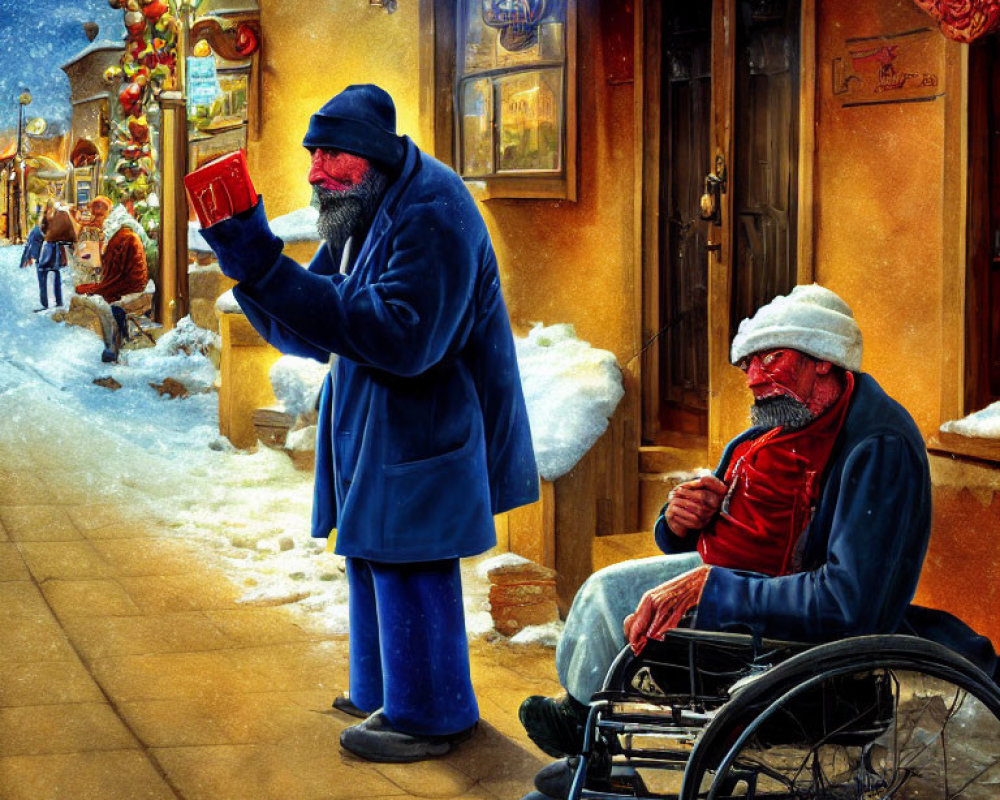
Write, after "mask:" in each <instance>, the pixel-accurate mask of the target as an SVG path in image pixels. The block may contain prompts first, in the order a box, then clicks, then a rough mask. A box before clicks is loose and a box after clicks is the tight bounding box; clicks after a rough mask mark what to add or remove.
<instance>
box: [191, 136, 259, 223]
mask: <svg viewBox="0 0 1000 800" xmlns="http://www.w3.org/2000/svg"><path fill="white" fill-rule="evenodd" d="M184 186H185V187H186V188H187V193H188V198H189V200H190V201H191V206H192V207H193V208H194V210H195V213H196V214H197V215H198V221H199V222H200V223H201V227H203V228H207V227H209V226H210V225H214V224H215V223H216V222H221V221H222V220H224V219H229V217H232V216H234V215H236V214H239V213H240V212H241V211H246V210H247V209H250V208H253V207H254V206H255V205H257V192H256V191H254V188H253V183H252V182H251V181H250V172H249V171H248V170H247V160H246V156H244V155H243V151H242V150H237V151H236V152H235V153H227V154H226V155H224V156H220V157H219V158H216V159H215V160H213V161H209V162H208V163H207V164H205V165H204V166H202V167H199V168H198V169H196V170H195V171H194V172H191V173H188V174H187V175H185V176H184Z"/></svg>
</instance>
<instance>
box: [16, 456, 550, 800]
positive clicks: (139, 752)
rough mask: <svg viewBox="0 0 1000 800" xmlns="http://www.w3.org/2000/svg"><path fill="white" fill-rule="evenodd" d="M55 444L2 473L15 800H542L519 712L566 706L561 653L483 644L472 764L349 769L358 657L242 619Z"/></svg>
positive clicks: (173, 541)
mask: <svg viewBox="0 0 1000 800" xmlns="http://www.w3.org/2000/svg"><path fill="white" fill-rule="evenodd" d="M38 444H39V447H37V448H31V447H29V449H28V450H27V451H22V452H18V453H7V454H6V457H5V459H4V461H5V467H4V468H3V469H2V470H0V615H2V616H3V622H2V626H0V797H4V798H7V800H21V798H24V799H25V800H28V798H31V800H46V799H47V798H52V800H61V799H62V798H67V797H87V798H101V800H115V799H116V798H130V799H132V798H156V799H158V798H186V800H198V799H199V798H204V799H205V800H223V798H233V800H236V799H237V798H239V800H248V799H249V798H253V799H254V800H257V799H259V800H265V799H269V798H274V800H290V799H291V798H295V799H296V800H307V798H341V797H343V798H348V797H351V798H354V797H368V798H376V797H401V796H413V795H419V796H421V797H441V798H445V797H469V798H512V797H520V796H521V795H522V794H523V793H525V792H526V791H527V790H528V788H529V787H530V783H531V778H532V776H533V774H534V772H535V771H536V770H537V769H538V768H539V767H540V766H542V765H543V764H544V763H545V761H546V759H545V757H544V756H542V755H541V754H540V753H539V752H538V751H537V750H535V749H534V748H533V747H532V746H531V745H530V743H529V742H528V741H527V740H526V738H525V737H524V735H523V732H522V731H521V730H520V726H519V724H518V722H517V718H516V709H517V705H518V703H519V702H520V700H521V699H522V698H523V697H524V696H525V695H526V694H529V693H533V692H544V693H551V692H553V691H555V690H556V689H557V686H556V684H555V682H554V680H553V679H552V676H553V675H554V667H553V664H552V650H551V649H546V648H540V647H523V646H521V647H516V646H512V645H509V644H506V643H495V644H489V643H486V642H474V643H473V646H472V652H473V673H474V680H475V683H476V689H477V692H478V694H479V697H480V705H481V709H482V716H483V722H482V723H481V730H480V731H479V733H478V735H477V736H476V737H475V738H474V740H473V741H472V742H470V743H468V744H466V745H464V746H462V747H461V748H460V749H459V750H457V751H456V752H455V753H454V754H452V755H450V756H448V757H446V758H443V759H439V760H436V761H431V762H426V763H423V764H419V765H409V766H400V765H372V764H367V763H365V762H362V761H360V760H358V759H355V758H353V757H349V756H346V755H344V754H343V753H342V752H341V751H340V749H339V747H338V745H337V737H338V735H339V733H340V730H341V729H342V728H343V727H344V726H345V725H346V724H349V722H350V720H349V719H347V718H345V717H342V716H341V715H340V714H338V713H336V712H333V711H331V710H329V705H330V702H331V700H332V699H333V697H334V696H335V694H336V693H337V692H338V691H339V690H340V689H341V688H342V687H343V686H344V685H345V681H346V678H347V642H346V640H345V638H344V637H343V636H340V635H336V636H330V635H317V634H316V633H314V632H310V631H309V630H308V629H307V628H306V627H304V626H303V625H301V624H299V623H298V622H297V621H296V618H295V617H294V616H293V615H292V614H290V613H289V612H287V611H286V610H285V609H282V608H271V607H247V606H246V605H245V604H240V603H239V602H237V601H238V600H239V596H240V591H239V589H238V587H236V586H234V585H233V584H232V583H231V582H230V581H229V580H228V579H227V578H226V576H225V575H223V574H222V573H220V572H218V571H216V570H214V569H212V568H210V567H208V566H206V565H205V563H204V559H203V558H202V556H201V554H200V553H199V551H198V550H197V548H195V547H194V546H193V545H192V544H191V542H190V541H188V540H186V539H185V538H178V537H172V536H171V534H170V531H169V530H166V529H162V528H159V527H157V526H156V525H154V524H151V523H149V522H148V521H146V520H144V519H142V518H139V517H136V516H135V515H134V514H133V513H131V512H130V511H129V510H128V509H127V508H121V507H120V506H118V505H117V504H116V503H106V502H102V501H101V498H100V497H94V496H93V495H92V494H91V492H90V490H89V489H80V488H76V487H77V486H80V485H82V486H86V485H87V481H86V479H85V476H80V480H79V481H76V480H74V476H73V475H72V472H71V471H69V472H67V470H66V469H65V468H60V469H58V470H54V469H52V466H53V465H51V464H46V463H45V461H44V460H42V459H38V458H37V455H36V454H37V453H38V452H42V453H44V451H45V449H46V448H45V446H44V442H39V443H38ZM81 446H85V444H84V443H81ZM62 455H63V456H66V455H72V454H66V453H63V454H62ZM70 460H71V459H70ZM62 463H65V459H64V461H63V462H62ZM12 464H13V466H12ZM54 475H55V476H56V477H53V476H54Z"/></svg>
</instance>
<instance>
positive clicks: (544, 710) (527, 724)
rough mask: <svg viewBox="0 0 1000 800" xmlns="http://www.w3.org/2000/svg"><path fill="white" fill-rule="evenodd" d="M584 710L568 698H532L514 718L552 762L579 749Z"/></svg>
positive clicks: (565, 696) (585, 710) (585, 720)
mask: <svg viewBox="0 0 1000 800" xmlns="http://www.w3.org/2000/svg"><path fill="white" fill-rule="evenodd" d="M588 710H589V709H588V707H587V706H585V705H584V704H583V703H581V702H579V701H578V700H577V699H576V698H574V697H572V696H571V695H568V694H567V695H564V696H563V697H558V698H557V697H542V696H541V695H537V694H536V695H532V696H531V697H529V698H528V699H527V700H525V701H524V702H523V703H521V708H520V709H518V712H517V715H518V717H519V718H520V720H521V724H522V725H523V726H524V730H525V731H526V732H527V734H528V738H530V739H531V741H533V742H534V743H535V744H537V745H538V746H539V747H540V748H541V749H542V751H543V752H545V753H548V754H549V755H550V756H553V757H554V758H561V757H562V756H573V755H576V754H578V753H579V752H580V751H581V750H582V749H583V729H584V725H585V724H586V722H587V713H588Z"/></svg>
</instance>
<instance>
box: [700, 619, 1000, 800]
mask: <svg viewBox="0 0 1000 800" xmlns="http://www.w3.org/2000/svg"><path fill="white" fill-rule="evenodd" d="M998 796H1000V691H998V688H997V686H996V685H995V684H994V683H993V682H992V681H991V680H990V678H989V677H988V676H987V675H986V674H985V673H984V672H982V671H981V670H979V669H978V668H977V667H975V666H974V665H973V664H971V663H970V662H968V661H966V660H965V659H964V658H962V657H961V656H959V655H957V654H956V653H954V652H952V651H951V650H948V649H947V648H945V647H942V646H940V645H937V644H935V643H933V642H929V641H926V640H923V639H917V638H913V637H908V636H866V637H858V638H854V639H847V640H843V641H840V642H832V643H830V644H825V645H819V646H817V647H814V648H812V649H810V650H807V651H805V652H803V653H801V654H799V655H797V656H794V657H793V658H791V659H789V660H788V661H785V662H784V663H782V664H779V665H778V666H776V667H774V668H773V669H771V670H769V671H768V672H766V673H764V674H762V675H761V676H759V677H757V678H752V679H750V680H748V681H744V682H743V685H742V686H740V685H736V686H734V687H733V693H732V699H731V700H730V701H729V702H728V703H726V705H725V706H723V707H722V708H721V709H719V711H718V713H717V714H716V715H715V717H714V718H713V720H712V722H711V723H710V724H709V725H708V726H707V727H706V729H705V731H704V733H703V735H702V737H701V738H700V739H699V741H698V743H697V745H696V746H695V748H694V750H693V751H692V752H691V757H690V759H689V761H688V765H687V768H686V770H685V774H684V779H683V784H682V787H681V792H680V799H681V800H699V799H702V800H730V798H747V800H751V799H752V798H762V799H763V798H767V800H786V799H787V800H792V798H795V800H804V799H805V798H822V799H823V800H847V799H848V798H850V800H890V799H892V800H917V799H918V798H919V800H980V798H982V800H986V798H990V799H991V800H993V798H996V797H998Z"/></svg>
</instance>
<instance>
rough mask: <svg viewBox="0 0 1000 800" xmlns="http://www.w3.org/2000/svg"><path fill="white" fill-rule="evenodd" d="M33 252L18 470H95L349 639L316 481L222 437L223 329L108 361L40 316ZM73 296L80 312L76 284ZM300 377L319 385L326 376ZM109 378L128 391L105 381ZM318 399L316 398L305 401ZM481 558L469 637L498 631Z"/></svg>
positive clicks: (13, 330)
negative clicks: (219, 347) (317, 507)
mask: <svg viewBox="0 0 1000 800" xmlns="http://www.w3.org/2000/svg"><path fill="white" fill-rule="evenodd" d="M21 249H22V248H20V247H11V246H8V247H0V415H2V418H3V419H4V420H5V421H6V423H7V424H6V425H5V426H3V427H2V428H0V452H3V453H4V457H5V465H6V466H7V467H8V468H10V469H17V468H18V466H23V467H29V466H39V465H42V466H44V467H45V469H46V470H47V474H49V475H51V476H53V477H54V478H55V479H57V480H66V481H69V480H70V479H71V478H72V479H73V480H76V481H79V480H80V477H79V476H80V475H81V474H83V475H85V476H86V477H85V478H84V479H83V480H84V481H85V483H86V485H85V486H84V487H77V488H84V489H87V490H89V491H91V492H93V493H94V497H95V502H115V503H117V504H120V506H121V507H123V508H126V509H133V510H135V512H136V514H137V516H139V517H142V516H148V517H149V518H152V519H156V520H159V521H160V522H161V523H162V524H164V525H166V526H167V527H168V528H169V529H171V531H172V533H173V534H174V535H177V536H182V537H185V538H187V539H188V540H190V541H192V542H194V543H196V545H197V546H198V547H199V548H200V550H201V551H202V552H203V553H204V556H205V560H206V562H208V563H216V564H219V565H221V566H222V567H223V568H224V569H225V571H226V573H227V574H228V576H229V577H230V579H231V580H233V582H234V583H235V584H237V585H238V586H241V587H242V588H243V590H244V594H243V598H242V601H243V602H245V603H248V604H255V605H283V606H286V607H288V608H290V609H291V610H293V612H295V613H296V614H297V615H298V616H299V620H300V622H301V623H302V624H305V625H308V626H309V627H310V628H312V629H315V630H317V631H318V632H323V633H345V632H346V631H347V583H346V578H345V576H344V573H343V561H342V559H340V558H339V557H338V556H335V555H333V554H332V553H327V552H326V551H325V546H326V540H325V539H312V538H311V537H310V536H309V521H310V516H311V506H312V476H311V474H309V473H306V472H300V471H298V470H296V469H295V468H294V467H293V466H292V463H291V460H290V459H289V457H288V456H287V455H286V454H284V453H281V452H279V451H276V450H270V449H268V448H266V447H259V448H258V449H257V451H256V452H247V451H240V450H236V449H235V448H234V447H233V446H232V445H231V444H230V443H229V442H228V440H226V439H224V438H222V437H220V436H219V433H218V396H217V394H216V392H215V391H214V388H213V387H214V385H215V382H216V379H217V371H216V369H215V367H214V366H213V365H212V363H211V361H210V360H209V359H208V358H207V357H206V356H205V355H203V351H204V349H205V348H206V346H207V345H209V344H210V343H211V342H212V340H213V336H214V334H211V333H209V332H207V331H204V330H202V329H199V328H197V327H196V326H194V325H193V324H191V323H190V320H182V322H181V323H180V324H179V325H178V327H177V329H176V330H175V331H174V332H172V333H170V334H166V335H164V336H163V337H161V339H160V343H159V344H158V346H157V347H155V348H149V349H145V350H134V351H126V352H123V354H122V358H121V363H119V364H116V365H107V364H102V363H101V361H100V354H101V350H102V349H103V345H102V343H101V340H100V338H98V337H97V336H95V335H94V334H93V333H92V332H90V331H87V330H84V329H83V328H79V327H75V326H69V325H62V324H58V323H55V322H53V321H52V320H51V319H49V318H48V315H47V314H46V313H38V314H35V313H32V311H33V309H34V308H36V307H37V306H38V300H37V291H38V284H37V280H36V276H35V270H33V269H30V268H29V269H23V270H22V269H18V268H17V264H18V261H19V259H20V254H21ZM63 288H64V293H65V297H64V299H65V300H66V303H67V305H68V303H69V297H70V296H71V290H70V287H69V285H68V281H65V282H64V287H63ZM297 370H298V371H299V372H304V373H306V374H309V375H311V377H313V378H314V377H315V375H313V374H312V373H313V372H315V370H310V369H307V368H304V367H302V365H298V366H297ZM292 371H293V372H295V371H296V370H295V369H293V370H292ZM279 372H280V370H279ZM105 377H112V378H114V379H115V380H116V381H117V382H118V383H120V384H121V389H119V390H117V391H111V390H109V389H106V388H103V387H101V386H97V385H95V384H94V383H93V381H94V380H95V379H98V378H105ZM166 377H172V378H175V379H177V380H179V381H181V382H182V383H184V384H185V386H186V387H187V388H188V390H189V391H190V392H191V394H190V396H189V397H187V398H183V399H169V398H167V397H161V396H160V395H159V394H158V393H157V392H156V390H155V389H154V388H152V387H151V386H150V383H160V382H162V381H163V379H164V378H166ZM280 382H281V379H280V377H279V383H280ZM294 391H297V392H299V393H300V394H301V391H302V390H301V388H297V389H295V390H294ZM309 402H311V401H310V399H309V398H307V397H306V396H305V395H304V394H301V396H298V395H296V396H295V397H294V398H293V400H292V403H293V405H294V404H295V403H299V404H300V405H303V406H304V405H308V403H309ZM39 429H42V430H44V431H45V432H46V435H45V436H44V437H43V438H42V440H41V443H40V444H39V437H35V436H30V435H29V432H31V433H33V432H35V431H37V430H39ZM300 433H301V434H304V435H312V434H310V433H309V432H308V430H307V429H304V430H303V431H302V432H300ZM70 453H72V454H73V455H72V457H73V459H74V463H73V464H72V465H69V464H67V463H66V458H67V454H70ZM81 467H83V469H80V468H81ZM480 560H481V559H468V560H466V561H465V562H463V568H462V574H463V584H464V587H465V606H466V624H467V628H468V632H469V635H470V636H481V635H484V634H488V633H490V632H491V631H492V630H493V624H492V619H491V617H490V614H489V604H488V599H487V598H488V592H489V586H488V584H487V582H486V580H485V579H484V578H482V577H480V576H479V575H478V573H477V570H476V565H477V563H478V562H479V561H480ZM522 635H523V636H527V637H529V639H530V637H531V636H532V635H533V634H532V632H531V631H529V632H526V633H523V634H522ZM551 639H552V635H551V632H549V633H546V632H541V633H535V634H534V638H533V639H530V640H531V641H551Z"/></svg>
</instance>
